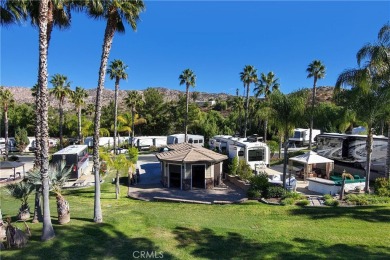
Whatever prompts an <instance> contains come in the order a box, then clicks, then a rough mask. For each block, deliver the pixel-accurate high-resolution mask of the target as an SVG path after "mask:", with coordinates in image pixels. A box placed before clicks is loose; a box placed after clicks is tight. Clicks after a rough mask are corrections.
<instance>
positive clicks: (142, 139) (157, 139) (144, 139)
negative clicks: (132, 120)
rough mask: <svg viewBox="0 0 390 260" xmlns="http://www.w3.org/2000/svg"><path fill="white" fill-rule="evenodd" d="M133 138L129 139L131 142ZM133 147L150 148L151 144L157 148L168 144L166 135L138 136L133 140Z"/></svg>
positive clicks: (139, 148)
mask: <svg viewBox="0 0 390 260" xmlns="http://www.w3.org/2000/svg"><path fill="white" fill-rule="evenodd" d="M130 141H131V139H129V142H130ZM132 142H133V147H136V148H138V150H148V149H150V147H151V146H155V147H157V148H159V147H161V146H165V145H167V137H166V136H138V137H134V139H133V140H132Z"/></svg>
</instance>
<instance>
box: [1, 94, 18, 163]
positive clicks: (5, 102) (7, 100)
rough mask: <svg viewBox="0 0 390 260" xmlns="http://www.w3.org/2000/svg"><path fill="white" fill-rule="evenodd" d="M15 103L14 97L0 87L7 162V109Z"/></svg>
mask: <svg viewBox="0 0 390 260" xmlns="http://www.w3.org/2000/svg"><path fill="white" fill-rule="evenodd" d="M14 103H15V100H14V96H13V95H12V93H11V91H9V90H8V89H5V88H4V87H0V106H1V109H2V110H3V113H4V130H5V131H4V132H5V133H4V137H5V147H4V149H5V158H6V159H7V160H8V148H9V146H8V109H9V108H10V107H12V106H13V105H14Z"/></svg>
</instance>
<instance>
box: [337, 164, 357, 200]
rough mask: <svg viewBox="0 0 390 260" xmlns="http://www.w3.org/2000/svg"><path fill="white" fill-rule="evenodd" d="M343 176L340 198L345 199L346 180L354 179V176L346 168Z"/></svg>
mask: <svg viewBox="0 0 390 260" xmlns="http://www.w3.org/2000/svg"><path fill="white" fill-rule="evenodd" d="M341 178H342V179H343V182H342V184H341V192H340V197H339V199H340V200H343V199H344V192H345V191H344V189H345V180H346V179H347V178H349V179H351V180H353V179H354V178H353V176H352V174H350V173H348V172H346V171H345V170H344V171H343V173H342V174H341Z"/></svg>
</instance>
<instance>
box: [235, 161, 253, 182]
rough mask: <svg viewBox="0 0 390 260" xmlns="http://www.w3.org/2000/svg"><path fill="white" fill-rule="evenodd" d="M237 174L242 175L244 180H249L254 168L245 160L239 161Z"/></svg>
mask: <svg viewBox="0 0 390 260" xmlns="http://www.w3.org/2000/svg"><path fill="white" fill-rule="evenodd" d="M237 175H238V176H240V178H241V179H242V180H249V179H250V178H251V177H252V175H253V172H252V169H251V167H250V166H249V164H247V163H246V161H244V160H240V161H239V163H238V169H237Z"/></svg>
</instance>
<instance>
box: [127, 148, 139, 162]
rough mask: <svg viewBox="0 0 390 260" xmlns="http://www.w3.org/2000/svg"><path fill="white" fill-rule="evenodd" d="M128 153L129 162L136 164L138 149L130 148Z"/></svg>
mask: <svg viewBox="0 0 390 260" xmlns="http://www.w3.org/2000/svg"><path fill="white" fill-rule="evenodd" d="M128 153H129V158H130V161H131V162H132V163H134V164H136V163H137V161H138V149H137V148H136V147H130V148H129V151H128Z"/></svg>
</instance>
